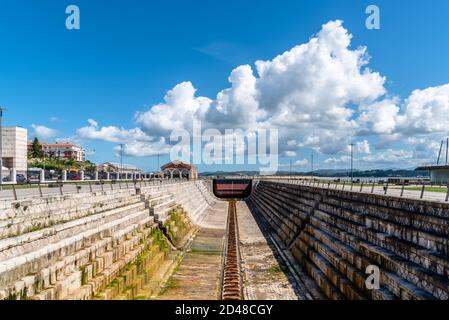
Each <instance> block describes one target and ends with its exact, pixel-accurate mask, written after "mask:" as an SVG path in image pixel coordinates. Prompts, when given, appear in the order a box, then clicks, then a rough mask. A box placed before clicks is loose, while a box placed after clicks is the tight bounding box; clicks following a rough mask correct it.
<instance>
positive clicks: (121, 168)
mask: <svg viewBox="0 0 449 320" xmlns="http://www.w3.org/2000/svg"><path fill="white" fill-rule="evenodd" d="M123 146H124V145H123V143H120V174H119V175H120V179H121V178H122V176H123ZM126 178H128V177H126Z"/></svg>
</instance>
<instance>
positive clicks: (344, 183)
mask: <svg viewBox="0 0 449 320" xmlns="http://www.w3.org/2000/svg"><path fill="white" fill-rule="evenodd" d="M345 186H346V181H343V188H342V189H341V190H343V191H344V190H345Z"/></svg>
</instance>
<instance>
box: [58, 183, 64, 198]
mask: <svg viewBox="0 0 449 320" xmlns="http://www.w3.org/2000/svg"><path fill="white" fill-rule="evenodd" d="M59 194H60V195H61V196H62V195H63V192H62V183H60V184H59Z"/></svg>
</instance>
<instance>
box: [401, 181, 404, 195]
mask: <svg viewBox="0 0 449 320" xmlns="http://www.w3.org/2000/svg"><path fill="white" fill-rule="evenodd" d="M404 190H405V181H404V182H403V183H402V188H401V198H402V197H403V196H404Z"/></svg>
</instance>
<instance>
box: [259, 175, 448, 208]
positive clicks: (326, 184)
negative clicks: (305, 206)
mask: <svg viewBox="0 0 449 320" xmlns="http://www.w3.org/2000/svg"><path fill="white" fill-rule="evenodd" d="M266 181H272V182H277V183H284V184H294V185H302V186H307V187H314V188H322V189H331V190H341V191H349V192H358V193H367V194H380V195H385V196H392V197H399V198H411V199H422V200H429V201H436V202H449V185H435V184H429V183H421V184H408V183H405V182H404V183H400V184H392V183H389V182H376V181H371V182H367V181H361V182H350V181H349V182H347V181H338V180H333V181H332V180H324V179H273V180H266Z"/></svg>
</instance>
